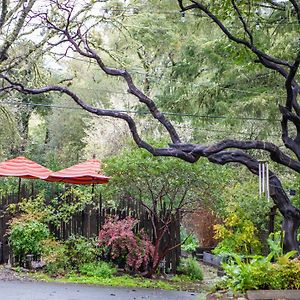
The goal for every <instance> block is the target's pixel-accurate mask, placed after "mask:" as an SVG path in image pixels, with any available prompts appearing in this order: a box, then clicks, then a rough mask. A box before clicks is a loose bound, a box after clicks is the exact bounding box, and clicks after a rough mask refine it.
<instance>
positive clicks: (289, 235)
mask: <svg viewBox="0 0 300 300" xmlns="http://www.w3.org/2000/svg"><path fill="white" fill-rule="evenodd" d="M299 225H300V220H299V218H295V217H293V216H287V217H284V219H283V223H282V230H283V232H284V243H283V244H284V252H288V251H291V250H297V251H298V254H299V253H300V251H299V243H298V240H297V232H298V228H299Z"/></svg>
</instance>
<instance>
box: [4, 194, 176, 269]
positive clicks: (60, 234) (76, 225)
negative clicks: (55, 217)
mask: <svg viewBox="0 0 300 300" xmlns="http://www.w3.org/2000/svg"><path fill="white" fill-rule="evenodd" d="M30 193H31V192H28V191H27V190H26V189H25V188H22V190H21V192H20V193H16V194H13V193H11V194H5V195H2V196H0V263H7V262H8V261H9V259H10V257H11V251H10V247H9V243H8V236H7V230H8V224H9V220H10V215H9V214H8V213H7V206H8V205H9V204H12V203H15V204H17V203H18V199H23V198H26V197H29V196H30ZM68 197H73V196H72V194H71V195H69V196H68ZM75 198H76V196H75ZM70 201H76V199H70ZM102 203H103V201H102V198H101V195H99V196H98V199H97V201H94V204H93V205H88V206H87V207H85V209H84V210H82V211H80V212H78V213H76V214H74V215H73V216H72V217H71V218H70V219H69V220H68V222H61V223H60V224H58V225H57V226H54V225H50V224H49V229H50V231H51V233H52V234H53V235H54V236H55V237H56V238H57V239H59V240H66V239H68V237H69V236H71V235H82V236H84V237H93V236H97V235H98V233H99V231H100V229H101V228H102V225H103V224H104V222H105V219H106V217H107V216H108V215H111V216H117V217H118V218H120V219H123V218H126V217H127V216H132V217H134V218H136V219H138V220H139V223H138V224H137V226H136V227H135V231H136V232H137V231H139V230H140V229H142V228H143V229H144V230H145V232H146V233H147V234H148V236H149V237H150V239H151V240H153V238H154V232H153V226H152V221H151V218H150V214H149V212H148V211H147V210H145V209H144V208H143V207H141V205H139V203H134V202H132V201H126V200H122V201H120V203H119V205H118V207H117V208H105V207H103V204H102ZM179 243H180V215H179V213H178V214H177V215H176V216H175V217H173V219H172V222H171V224H170V225H169V230H168V231H167V232H166V234H165V235H164V236H163V239H162V243H161V245H162V247H163V246H165V245H168V244H169V245H170V247H174V246H175V245H178V244H179ZM180 252H181V250H180V247H177V248H175V249H173V250H171V251H170V252H169V253H168V254H167V256H166V258H165V260H164V262H163V264H164V268H165V269H169V270H171V271H172V272H174V273H175V272H176V267H177V266H178V263H179V259H180Z"/></svg>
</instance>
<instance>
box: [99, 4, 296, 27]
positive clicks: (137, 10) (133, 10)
mask: <svg viewBox="0 0 300 300" xmlns="http://www.w3.org/2000/svg"><path fill="white" fill-rule="evenodd" d="M141 8H143V7H137V6H132V7H127V8H122V9H120V8H118V7H117V8H114V7H111V8H97V10H98V11H104V12H105V13H109V12H120V13H125V12H129V13H131V14H130V15H122V16H125V17H133V16H136V15H138V14H141V13H146V14H149V15H153V14H154V15H155V14H157V15H161V14H163V15H179V16H181V17H184V16H186V15H192V16H197V17H206V18H209V17H208V16H207V15H206V14H205V13H203V12H202V11H200V10H199V12H200V14H199V13H195V12H191V11H185V12H181V11H180V10H173V11H171V10H168V11H166V10H165V11H163V10H156V11H151V12H150V11H142V10H141ZM103 17H104V15H103ZM252 22H253V23H255V24H257V21H256V20H252ZM286 24H295V25H300V24H299V22H298V21H288V22H284V23H282V20H278V23H271V25H286Z"/></svg>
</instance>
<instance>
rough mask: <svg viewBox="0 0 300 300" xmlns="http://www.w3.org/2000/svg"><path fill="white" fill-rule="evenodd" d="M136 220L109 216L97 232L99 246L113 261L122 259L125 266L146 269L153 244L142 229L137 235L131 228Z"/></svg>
mask: <svg viewBox="0 0 300 300" xmlns="http://www.w3.org/2000/svg"><path fill="white" fill-rule="evenodd" d="M137 223H138V221H137V220H135V219H133V218H131V217H127V218H126V219H122V220H119V219H118V218H113V217H109V218H107V219H106V221H105V224H104V225H103V227H102V229H101V230H100V232H99V246H100V247H101V248H102V249H103V251H104V252H105V254H106V255H107V256H109V258H110V259H111V260H113V261H114V262H119V263H120V261H121V260H124V262H125V267H126V268H128V269H131V270H134V271H141V270H146V269H147V268H148V266H149V264H150V262H151V261H152V258H153V253H154V246H153V245H152V244H151V242H150V240H149V238H148V236H147V235H146V234H145V232H144V231H143V230H141V231H140V232H139V233H138V234H137V235H135V234H134V232H133V228H134V226H135V225H136V224H137Z"/></svg>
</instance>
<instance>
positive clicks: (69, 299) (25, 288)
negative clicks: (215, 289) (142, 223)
mask: <svg viewBox="0 0 300 300" xmlns="http://www.w3.org/2000/svg"><path fill="white" fill-rule="evenodd" d="M196 299H197V294H195V293H189V292H177V291H162V290H154V289H135V288H130V289H128V288H119V287H101V286H91V285H82V284H80V285H79V284H65V283H44V282H22V281H0V300H196Z"/></svg>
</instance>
